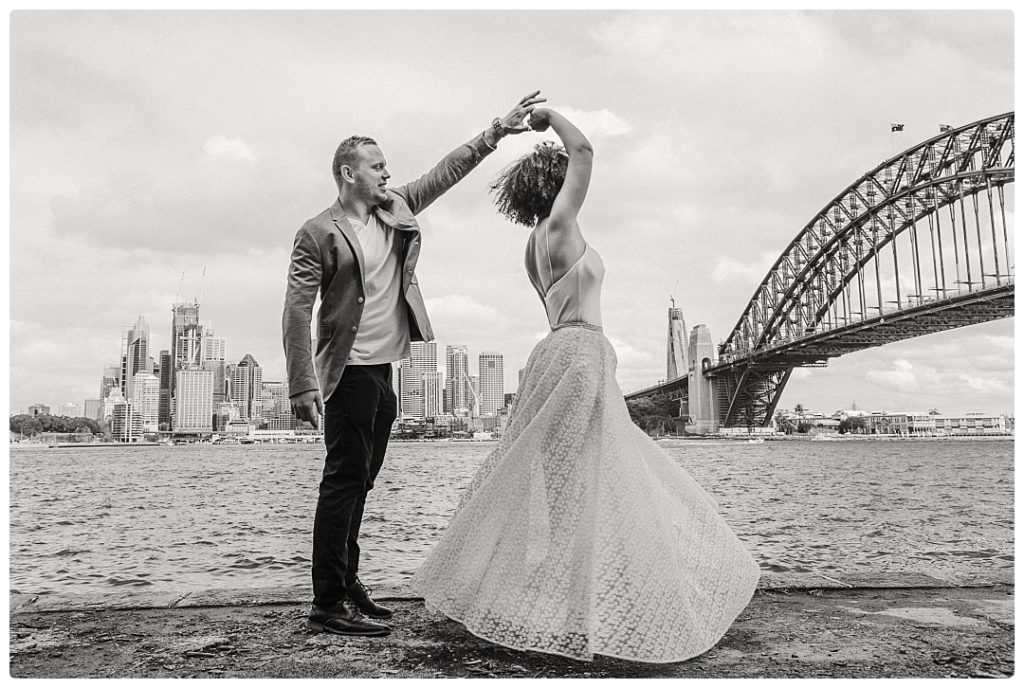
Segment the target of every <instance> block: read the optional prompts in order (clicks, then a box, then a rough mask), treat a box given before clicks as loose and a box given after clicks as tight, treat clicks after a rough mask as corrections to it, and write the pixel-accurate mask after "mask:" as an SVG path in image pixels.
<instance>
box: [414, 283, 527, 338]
mask: <svg viewBox="0 0 1024 688" xmlns="http://www.w3.org/2000/svg"><path fill="white" fill-rule="evenodd" d="M425 303H426V306H427V313H429V315H430V322H431V325H432V326H433V328H434V332H435V333H437V335H438V338H443V339H445V340H446V341H448V342H452V343H456V342H461V341H474V340H476V339H478V338H479V334H478V333H479V331H480V330H485V331H492V332H493V331H495V330H497V331H504V330H506V329H508V327H509V324H510V323H509V321H508V319H507V318H506V317H505V316H504V315H503V314H502V313H501V311H499V310H498V309H497V308H494V307H492V306H485V305H484V304H482V303H480V302H479V301H477V300H476V299H474V298H473V297H472V296H466V295H465V294H448V295H446V296H441V297H437V298H428V299H426V301H425Z"/></svg>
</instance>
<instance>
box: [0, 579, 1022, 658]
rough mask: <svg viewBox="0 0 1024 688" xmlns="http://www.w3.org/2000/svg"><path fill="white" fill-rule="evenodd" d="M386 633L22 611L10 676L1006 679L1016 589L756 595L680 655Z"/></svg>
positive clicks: (404, 618) (399, 608) (439, 620)
mask: <svg viewBox="0 0 1024 688" xmlns="http://www.w3.org/2000/svg"><path fill="white" fill-rule="evenodd" d="M389 604H390V605H391V606H392V607H393V608H394V609H395V618H394V620H393V622H392V626H393V627H394V629H395V630H394V632H393V633H392V634H391V635H390V636H388V637H386V638H375V639H369V638H346V637H341V636H335V635H328V634H316V633H311V632H309V631H307V630H306V629H305V627H304V620H305V616H306V614H307V612H308V606H307V605H304V604H303V605H300V604H296V603H285V604H274V605H266V604H262V605H256V606H244V603H243V604H236V605H229V606H216V607H193V608H171V609H120V610H104V609H86V610H78V611H53V612H42V611H28V612H26V611H19V612H17V613H14V614H12V616H11V626H10V653H11V654H10V675H11V676H12V677H16V678H22V677H25V678H29V677H33V678H42V677H49V678H58V677H59V678H71V677H76V678H82V677H144V678H158V677H164V678H171V677H179V678H185V677H188V678H193V677H195V678H212V677H248V678H285V677H287V678H319V677H344V678H348V677H364V678H371V677H396V678H413V677H421V678H431V677H530V678H539V677H572V678H583V677H602V678H610V677H636V678H645V677H709V678H710V677H801V678H806V677H856V678H869V677H993V678H995V677H1008V676H1011V675H1012V674H1013V672H1014V645H1013V588H1012V586H1008V585H993V586H990V587H983V588H931V589H839V590H835V589H811V590H792V591H787V590H759V591H758V592H757V594H756V595H755V596H754V599H753V601H752V602H751V604H750V605H749V606H748V607H747V609H746V610H745V611H744V612H743V614H742V615H741V616H740V617H739V619H738V620H737V621H736V623H735V624H733V626H732V628H731V629H730V630H729V632H728V633H727V634H726V635H725V637H724V638H723V639H722V641H721V642H719V643H718V645H717V646H715V647H714V648H713V649H712V650H710V651H709V652H707V653H705V654H704V655H702V656H700V657H697V658H695V659H692V660H690V661H687V662H681V663H676V664H663V665H651V664H640V663H635V662H626V661H622V660H616V659H610V658H605V657H598V658H596V659H595V660H594V661H593V662H580V661H575V660H570V659H566V658H563V657H558V656H554V655H547V654H544V653H539V652H517V651H513V650H508V649H505V648H502V647H500V646H497V645H492V644H490V643H488V642H486V641H483V640H480V639H479V638H477V637H475V636H473V635H471V634H470V633H469V632H467V631H466V630H465V629H464V628H463V627H462V626H461V625H459V624H458V623H456V622H454V621H451V620H449V619H447V618H446V617H444V616H443V615H440V614H434V613H431V612H429V611H427V609H426V608H425V607H424V606H423V604H422V603H421V602H417V601H410V600H400V601H395V602H390V603H389Z"/></svg>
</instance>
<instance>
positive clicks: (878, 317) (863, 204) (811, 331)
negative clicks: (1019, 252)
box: [707, 112, 1015, 426]
mask: <svg viewBox="0 0 1024 688" xmlns="http://www.w3.org/2000/svg"><path fill="white" fill-rule="evenodd" d="M1014 159H1015V156H1014V113H1013V112H1009V113H1006V114H1002V115H998V116H995V117H989V118H986V119H983V120H979V121H977V122H974V123H972V124H969V125H966V126H962V127H958V128H952V127H943V131H942V133H940V134H939V135H938V136H936V137H934V138H931V139H928V140H927V141H924V142H923V143H920V144H918V145H916V146H914V147H912V148H909V149H907V150H906V151H904V152H903V153H900V154H899V155H897V156H896V157H894V158H891V159H889V160H887V161H885V162H884V163H882V164H881V165H879V166H878V167H876V168H875V169H873V170H871V171H870V172H868V173H866V174H864V175H863V176H862V177H861V178H860V179H858V180H857V181H856V182H854V183H853V184H851V185H850V186H849V187H847V188H846V189H844V190H843V191H842V192H841V193H840V194H839V195H837V196H836V197H835V198H833V199H832V200H831V201H830V202H829V203H828V204H827V205H826V206H825V207H824V208H822V209H821V211H819V212H818V213H817V214H816V215H815V216H814V217H813V218H812V219H811V221H810V222H808V223H807V225H805V226H804V228H803V229H802V230H801V231H800V233H799V234H798V235H797V236H796V238H795V239H794V240H793V241H792V242H791V243H790V244H789V246H788V247H786V249H785V250H784V251H783V252H782V254H781V255H780V256H779V258H778V260H777V261H776V262H775V264H774V265H773V266H772V268H771V269H770V270H769V271H768V273H767V274H766V275H765V277H764V279H763V280H762V281H761V284H760V285H759V286H758V288H757V289H756V291H755V292H754V295H753V296H752V297H751V299H750V301H749V303H748V304H747V307H746V309H745V310H744V311H743V314H742V315H741V316H740V318H739V320H738V321H737V323H736V326H735V327H734V328H733V330H732V332H731V333H730V334H729V336H728V337H727V338H726V339H725V341H724V342H723V343H722V344H721V346H720V347H719V352H718V353H719V360H718V361H717V362H716V363H715V364H714V365H712V366H711V367H710V368H709V370H708V371H707V374H708V375H710V376H712V377H716V378H717V379H718V385H719V392H718V419H719V424H720V425H723V426H736V425H747V426H752V425H761V426H766V425H768V424H769V423H770V422H771V417H772V415H773V414H774V411H775V406H776V404H777V401H778V398H779V395H780V394H781V392H782V389H783V388H784V387H785V384H786V382H787V381H788V380H789V377H790V374H791V373H792V370H793V368H794V367H797V366H822V365H825V363H826V361H827V360H828V359H829V358H832V357H835V356H840V355H842V354H844V353H849V352H851V351H856V350H859V349H863V348H866V347H869V346H878V345H880V344H885V343H888V342H891V341H897V340H899V339H905V338H908V337H913V336H919V335H922V334H928V333H930V332H938V331H941V330H945V329H951V328H953V327H961V326H964V325H969V324H973V323H977V322H984V321H987V320H992V319H996V318H1001V317H1008V316H1012V315H1013V293H1014V286H1013V285H1014V264H1013V249H1012V231H1011V228H1010V226H1009V224H1008V221H1007V205H1010V211H1011V213H1012V194H1010V195H1008V194H1007V193H1006V188H1005V187H1006V186H1007V185H1010V184H1012V183H1013V180H1014Z"/></svg>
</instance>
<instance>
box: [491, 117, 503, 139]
mask: <svg viewBox="0 0 1024 688" xmlns="http://www.w3.org/2000/svg"><path fill="white" fill-rule="evenodd" d="M491 129H493V130H494V133H495V135H496V136H497V137H498V138H499V139H500V138H502V137H503V136H505V127H504V125H502V123H501V118H500V117H495V118H494V119H493V120H491Z"/></svg>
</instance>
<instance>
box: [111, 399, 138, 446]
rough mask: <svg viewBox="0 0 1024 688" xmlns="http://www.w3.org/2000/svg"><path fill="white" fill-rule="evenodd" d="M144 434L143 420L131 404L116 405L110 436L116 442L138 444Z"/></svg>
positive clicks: (122, 402) (112, 416) (112, 414)
mask: <svg viewBox="0 0 1024 688" xmlns="http://www.w3.org/2000/svg"><path fill="white" fill-rule="evenodd" d="M143 432H144V428H143V423H142V418H141V417H140V416H139V414H137V413H136V412H135V409H134V407H133V406H132V404H131V403H129V402H126V401H120V402H117V403H116V404H114V407H113V410H112V411H111V414H110V434H111V436H112V437H113V439H114V441H115V442H138V441H139V440H141V439H142V435H143Z"/></svg>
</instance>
